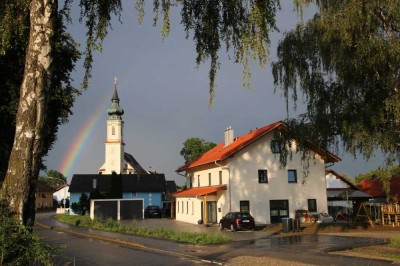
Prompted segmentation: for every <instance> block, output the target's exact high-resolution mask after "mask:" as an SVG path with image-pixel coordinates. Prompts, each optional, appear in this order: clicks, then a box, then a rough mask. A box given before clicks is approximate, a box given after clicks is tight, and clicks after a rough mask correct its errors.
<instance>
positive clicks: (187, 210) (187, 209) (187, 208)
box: [186, 201, 189, 214]
mask: <svg viewBox="0 0 400 266" xmlns="http://www.w3.org/2000/svg"><path fill="white" fill-rule="evenodd" d="M186 214H189V201H186Z"/></svg>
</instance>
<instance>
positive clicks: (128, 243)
mask: <svg viewBox="0 0 400 266" xmlns="http://www.w3.org/2000/svg"><path fill="white" fill-rule="evenodd" d="M35 224H36V225H37V226H39V227H42V228H44V229H48V230H54V231H58V232H63V233H66V234H70V235H75V236H78V237H82V238H87V239H96V240H101V241H105V242H109V243H114V244H118V245H122V246H127V247H130V248H135V249H140V250H148V251H153V252H158V253H162V254H169V255H173V256H177V257H185V258H188V259H193V260H198V261H202V262H206V263H210V264H217V265H222V262H218V261H214V260H207V259H204V258H200V257H196V256H193V255H188V254H184V253H179V252H174V251H169V250H163V249H158V248H153V247H149V246H145V245H142V244H138V243H135V242H131V241H127V240H122V239H115V238H109V237H103V236H96V235H91V234H85V233H80V232H77V231H74V230H69V229H66V228H63V227H58V226H49V225H46V224H43V223H40V222H37V221H36V222H35Z"/></svg>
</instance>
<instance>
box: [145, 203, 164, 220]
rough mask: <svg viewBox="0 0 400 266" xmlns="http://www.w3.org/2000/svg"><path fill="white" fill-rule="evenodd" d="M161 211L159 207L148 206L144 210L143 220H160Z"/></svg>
mask: <svg viewBox="0 0 400 266" xmlns="http://www.w3.org/2000/svg"><path fill="white" fill-rule="evenodd" d="M161 217H162V211H161V209H160V207H159V206H155V205H149V206H147V207H146V209H144V218H161Z"/></svg>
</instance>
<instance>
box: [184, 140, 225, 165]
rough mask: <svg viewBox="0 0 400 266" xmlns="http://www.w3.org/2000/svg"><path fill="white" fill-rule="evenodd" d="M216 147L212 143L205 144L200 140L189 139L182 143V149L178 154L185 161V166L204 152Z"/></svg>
mask: <svg viewBox="0 0 400 266" xmlns="http://www.w3.org/2000/svg"><path fill="white" fill-rule="evenodd" d="M215 146H217V144H215V143H213V142H206V141H205V140H204V139H201V138H189V139H187V140H185V142H184V143H183V148H182V150H181V152H180V154H181V155H182V156H183V158H184V159H185V164H186V163H189V162H191V161H194V160H196V159H197V158H199V157H200V156H201V155H203V154H204V153H205V152H207V151H209V150H211V149H212V148H214V147H215Z"/></svg>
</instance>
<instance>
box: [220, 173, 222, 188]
mask: <svg viewBox="0 0 400 266" xmlns="http://www.w3.org/2000/svg"><path fill="white" fill-rule="evenodd" d="M219 184H220V185H222V171H219Z"/></svg>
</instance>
